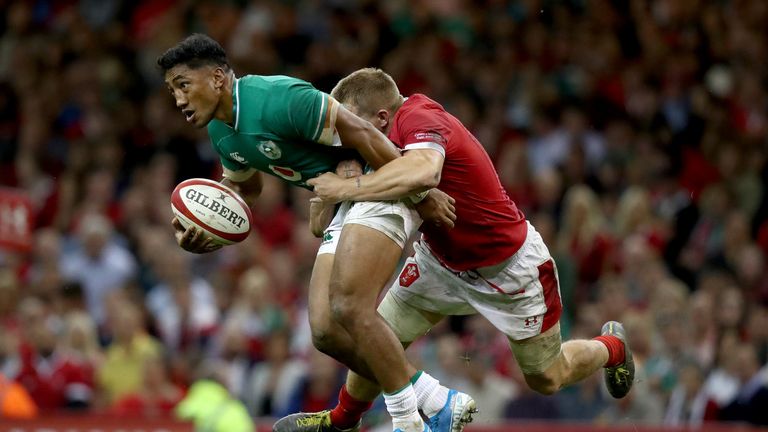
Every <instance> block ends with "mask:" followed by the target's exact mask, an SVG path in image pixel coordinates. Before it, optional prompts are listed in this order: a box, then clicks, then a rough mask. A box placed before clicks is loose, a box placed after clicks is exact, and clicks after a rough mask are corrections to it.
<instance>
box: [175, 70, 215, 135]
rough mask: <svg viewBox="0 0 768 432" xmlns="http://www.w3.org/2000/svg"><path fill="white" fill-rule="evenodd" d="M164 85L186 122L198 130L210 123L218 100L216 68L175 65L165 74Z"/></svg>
mask: <svg viewBox="0 0 768 432" xmlns="http://www.w3.org/2000/svg"><path fill="white" fill-rule="evenodd" d="M165 83H166V85H167V86H168V90H169V91H170V92H171V95H173V98H174V99H175V100H176V106H177V107H179V108H180V109H181V112H182V114H184V117H185V118H186V119H187V122H188V123H190V124H191V125H192V126H194V127H198V128H201V127H205V126H206V125H207V124H208V122H210V121H211V120H213V117H214V115H215V114H216V110H217V109H218V107H219V100H220V97H221V91H220V90H219V89H218V87H217V73H216V68H215V67H213V66H202V67H199V68H196V69H191V68H189V67H188V66H187V65H177V66H174V67H173V68H171V69H169V70H168V71H167V72H166V73H165Z"/></svg>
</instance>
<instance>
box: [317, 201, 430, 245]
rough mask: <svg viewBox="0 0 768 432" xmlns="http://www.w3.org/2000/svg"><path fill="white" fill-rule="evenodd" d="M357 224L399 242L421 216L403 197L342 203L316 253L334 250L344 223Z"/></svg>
mask: <svg viewBox="0 0 768 432" xmlns="http://www.w3.org/2000/svg"><path fill="white" fill-rule="evenodd" d="M347 224H358V225H364V226H367V227H369V228H373V229H375V230H377V231H379V232H381V233H383V234H384V235H386V236H387V237H389V238H390V239H392V241H394V242H395V243H397V244H398V246H400V248H401V249H402V248H404V247H405V243H406V241H407V240H408V238H409V237H410V236H411V235H412V234H413V233H414V232H415V231H416V229H418V227H419V225H420V224H421V217H419V214H418V212H417V211H416V210H415V209H414V208H412V207H409V206H408V205H407V204H406V203H404V202H402V201H360V202H349V201H345V202H343V203H341V205H340V206H339V209H338V210H337V211H336V214H335V215H334V217H333V220H331V223H330V225H328V228H326V230H325V233H324V234H323V241H322V243H321V244H320V249H319V250H318V251H317V254H318V255H320V254H335V253H336V247H337V246H338V244H339V237H340V236H341V230H342V228H343V227H344V225H347Z"/></svg>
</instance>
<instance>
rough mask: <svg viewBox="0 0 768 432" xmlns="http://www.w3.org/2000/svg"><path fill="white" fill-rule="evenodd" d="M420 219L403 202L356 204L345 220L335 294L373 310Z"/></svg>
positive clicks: (332, 279) (336, 272)
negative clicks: (354, 299) (416, 221)
mask: <svg viewBox="0 0 768 432" xmlns="http://www.w3.org/2000/svg"><path fill="white" fill-rule="evenodd" d="M416 219H418V215H417V214H416V212H415V211H414V210H413V209H410V208H408V207H407V206H406V205H405V204H403V203H401V202H397V201H390V202H359V203H355V204H354V205H353V206H352V208H350V209H349V211H348V212H347V214H346V216H345V218H344V226H343V228H342V231H341V237H340V239H339V245H338V247H337V250H336V264H335V266H334V270H333V275H332V277H331V281H332V282H331V295H332V296H348V295H350V294H354V295H356V296H359V301H360V302H362V303H364V304H366V305H369V306H371V307H373V306H374V305H375V301H376V299H377V298H378V295H379V293H380V292H381V290H382V289H383V288H384V285H386V283H387V281H389V279H390V278H391V277H392V274H393V273H394V272H395V270H396V267H397V264H398V262H399V260H400V256H401V255H402V251H403V247H404V246H405V241H406V240H407V239H408V237H409V236H410V235H411V233H412V232H413V231H414V230H415V220H416Z"/></svg>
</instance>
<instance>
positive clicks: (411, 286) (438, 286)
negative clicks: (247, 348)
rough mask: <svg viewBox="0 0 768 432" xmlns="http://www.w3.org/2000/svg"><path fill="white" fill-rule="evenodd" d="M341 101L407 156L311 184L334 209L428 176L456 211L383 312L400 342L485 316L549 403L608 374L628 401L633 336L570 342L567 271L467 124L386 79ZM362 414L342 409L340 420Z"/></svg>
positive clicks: (351, 86) (411, 262)
mask: <svg viewBox="0 0 768 432" xmlns="http://www.w3.org/2000/svg"><path fill="white" fill-rule="evenodd" d="M331 94H332V96H333V97H334V98H335V99H336V100H337V101H339V102H340V103H342V104H343V105H344V106H346V107H347V108H348V109H349V110H350V111H352V112H354V113H355V114H357V115H358V116H360V117H361V118H363V119H366V120H368V121H369V122H371V123H372V124H373V125H374V126H376V128H377V129H379V130H381V131H382V132H384V133H386V134H387V135H388V137H389V139H390V140H392V141H393V142H394V143H395V145H397V146H398V147H399V148H401V149H402V150H403V151H404V152H405V154H404V156H403V157H401V158H398V159H395V160H393V161H392V162H389V163H387V164H386V165H384V166H383V167H381V168H380V169H378V170H376V171H375V172H373V173H370V174H366V175H364V176H361V177H357V178H354V179H345V178H342V177H339V176H337V175H335V174H332V173H326V174H322V175H320V176H319V177H317V178H315V179H312V180H310V181H309V182H308V183H309V184H310V185H312V186H314V191H315V193H316V194H317V195H318V196H319V197H320V198H321V199H322V200H323V201H324V202H326V203H336V202H340V201H371V200H395V199H399V198H402V197H405V196H409V195H412V194H413V193H414V192H419V190H416V189H414V184H415V183H416V182H414V180H413V179H414V178H422V177H424V176H434V177H435V179H436V180H437V182H436V183H437V184H438V187H439V188H440V190H442V191H444V192H446V193H448V194H449V195H451V196H452V197H453V198H454V199H455V200H456V203H455V207H456V216H457V220H456V221H455V226H454V228H453V229H451V230H447V231H446V230H441V229H440V228H439V227H430V226H426V225H425V226H423V227H422V236H421V239H420V240H419V241H418V242H417V243H416V244H415V254H414V256H412V257H410V258H408V260H407V261H406V263H405V266H404V267H403V269H402V271H401V273H400V275H399V277H398V278H397V280H396V281H395V282H394V285H393V286H392V287H391V288H390V290H389V291H388V293H387V294H386V296H385V298H384V300H383V301H382V303H381V304H380V305H379V308H378V312H379V314H381V316H382V317H383V318H384V319H385V320H386V321H387V323H388V324H389V325H390V327H391V328H392V329H393V331H394V333H395V334H396V335H397V336H398V338H399V339H400V340H401V341H402V342H403V343H404V344H406V345H407V344H408V343H410V342H412V341H413V340H415V339H416V338H417V337H419V336H421V335H423V334H425V333H426V332H427V331H429V329H431V328H432V327H433V326H434V325H435V324H436V323H437V322H438V321H440V320H441V319H442V318H444V317H445V316H447V315H467V314H475V313H480V314H482V315H483V316H484V317H485V318H487V319H488V320H489V321H490V322H491V323H492V324H493V325H494V326H495V327H496V328H497V329H499V331H501V332H503V333H504V334H505V335H506V336H507V337H508V339H509V343H510V346H511V349H512V351H513V353H514V355H515V358H516V360H517V363H518V364H519V365H520V368H521V370H522V372H523V374H524V376H525V380H526V382H527V384H528V386H529V387H530V388H531V389H533V390H535V391H537V392H539V393H542V394H547V395H549V394H552V393H555V392H556V391H558V390H559V389H561V388H562V387H564V386H566V385H569V384H572V383H575V382H577V381H580V380H582V379H584V378H586V377H587V376H589V375H591V374H593V373H594V372H596V371H598V370H599V369H601V368H604V371H605V382H606V385H607V387H608V390H609V392H610V393H611V395H612V396H614V397H616V398H621V397H624V396H625V395H626V394H627V393H628V392H629V390H630V388H631V387H632V383H633V381H634V362H633V360H632V353H631V351H630V349H629V346H628V344H627V341H626V336H625V332H624V329H623V327H622V325H621V324H620V323H618V322H614V321H610V322H607V323H606V324H605V325H604V326H603V329H602V335H601V336H598V337H596V338H594V339H591V340H572V341H568V342H565V343H563V342H562V339H561V335H560V324H559V320H560V315H561V312H562V304H561V300H560V292H559V284H558V279H557V271H556V267H555V262H554V260H553V259H552V257H551V255H550V254H549V251H548V250H547V247H546V245H545V244H544V242H543V240H542V238H541V236H540V235H539V233H538V232H536V230H535V229H534V227H533V226H532V225H531V224H530V223H529V222H528V221H527V220H526V219H525V216H524V215H523V213H522V212H521V211H520V210H519V209H518V208H517V207H516V206H515V203H514V202H512V201H511V200H510V198H509V197H508V196H507V194H506V192H505V190H504V188H503V187H502V185H501V182H500V181H499V178H498V175H497V174H496V171H495V169H494V166H493V163H492V162H491V159H490V158H489V156H488V154H487V153H486V152H485V150H484V149H483V147H482V145H481V144H480V143H479V142H478V141H477V139H476V138H475V137H474V136H473V135H472V134H471V133H470V132H469V131H468V130H467V129H466V128H465V127H464V126H463V125H462V124H461V122H460V121H459V120H458V119H456V118H455V117H454V116H452V115H451V114H449V113H448V112H446V111H445V110H444V109H443V107H442V106H441V105H440V104H438V103H437V102H435V101H433V100H431V99H429V98H428V97H426V96H424V95H421V94H415V95H412V96H411V97H409V98H403V97H402V96H401V95H400V92H399V90H398V88H397V86H396V84H395V82H394V81H393V80H392V78H391V77H390V76H389V75H387V74H386V73H384V72H383V71H381V70H378V69H371V68H368V69H361V70H358V71H356V72H354V73H352V74H351V75H349V76H348V77H346V78H344V79H343V80H341V81H340V82H339V84H338V85H337V86H336V88H334V90H333V91H332V93H331ZM415 150H418V151H415ZM424 150H427V152H424ZM412 153H413V154H414V156H411V154H412ZM417 154H418V155H417ZM313 324H314V325H317V323H313ZM327 343H328V344H336V345H335V346H334V347H333V349H335V350H343V349H349V350H353V349H354V347H352V346H349V347H342V346H340V344H342V343H343V342H342V341H333V340H329V341H327ZM422 385H427V384H426V383H422ZM435 385H436V384H435ZM346 388H347V389H348V390H349V392H350V393H352V394H354V395H356V397H357V399H358V400H357V401H352V402H355V403H357V402H363V401H365V400H373V399H375V398H376V396H378V394H379V391H380V389H379V388H378V386H376V385H375V384H374V383H372V382H370V381H367V380H365V379H364V378H362V377H360V376H358V375H355V374H354V373H352V372H350V374H349V375H348V378H347V384H346ZM451 392H454V391H453V390H451ZM449 400H450V398H449ZM350 403H351V402H350V401H345V400H340V406H339V407H337V408H336V409H340V408H342V409H343V406H344V404H350ZM435 408H437V407H435ZM432 414H434V416H433V417H430V416H431V415H432ZM442 414H445V415H446V416H447V415H449V414H450V411H449V410H441V411H440V412H438V411H437V410H436V409H435V410H433V412H432V413H427V412H425V415H427V417H430V422H429V423H430V427H431V428H432V429H433V430H435V429H442V428H441V427H440V426H442V425H443V424H445V423H446V422H448V423H451V424H452V426H454V424H453V423H454V422H453V421H452V420H451V419H448V418H446V419H442V418H440V417H442ZM319 425H329V428H327V429H324V428H322V427H320V426H319ZM330 427H334V425H333V418H332V417H330V416H329V415H328V412H327V411H325V412H321V413H299V414H292V415H290V416H288V417H285V418H283V419H281V420H280V421H278V422H277V423H276V424H275V426H274V430H275V431H280V432H288V431H290V432H306V431H321V430H333V429H330ZM455 427H456V428H457V429H458V428H461V427H463V422H458V423H456V424H455ZM335 429H340V428H339V427H335Z"/></svg>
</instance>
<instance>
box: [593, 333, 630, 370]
mask: <svg viewBox="0 0 768 432" xmlns="http://www.w3.org/2000/svg"><path fill="white" fill-rule="evenodd" d="M592 340H596V341H600V342H602V343H603V345H605V347H606V348H608V361H607V362H605V365H604V366H603V367H614V366H618V365H620V364H622V363H624V360H625V355H626V353H625V352H624V342H622V341H621V339H619V338H617V337H616V336H612V335H607V336H597V337H595V338H592Z"/></svg>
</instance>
